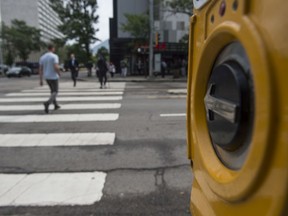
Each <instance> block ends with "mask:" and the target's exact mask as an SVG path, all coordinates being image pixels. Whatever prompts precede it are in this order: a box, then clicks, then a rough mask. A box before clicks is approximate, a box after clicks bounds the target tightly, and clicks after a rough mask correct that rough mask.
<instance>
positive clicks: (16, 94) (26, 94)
mask: <svg viewBox="0 0 288 216" xmlns="http://www.w3.org/2000/svg"><path fill="white" fill-rule="evenodd" d="M49 95H50V92H33V93H32V92H31V93H27V92H26V93H25V92H22V93H8V94H6V95H5V96H7V97H33V96H49ZM62 95H64V96H73V95H75V96H79V95H86V96H92V95H103V96H105V95H123V92H60V93H59V96H60V97H61V96H62Z"/></svg>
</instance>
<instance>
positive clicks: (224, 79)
mask: <svg viewBox="0 0 288 216" xmlns="http://www.w3.org/2000/svg"><path fill="white" fill-rule="evenodd" d="M247 88H248V81H247V79H246V77H245V74H244V71H243V69H242V68H241V67H240V66H239V65H238V64H237V63H236V62H233V61H230V62H225V63H224V64H221V65H218V66H217V67H215V68H214V70H213V71H212V74H211V77H210V80H209V83H208V90H207V94H206V97H205V105H206V112H207V120H208V128H209V131H210V135H211V138H212V141H213V142H214V143H215V144H216V145H218V146H220V147H222V148H224V149H226V150H234V149H235V148H238V147H239V145H240V144H241V143H239V142H237V140H239V139H238V136H241V134H240V133H239V132H240V127H241V118H242V114H243V113H242V112H241V110H242V108H243V105H244V104H245V102H244V101H243V100H245V97H246V96H247V95H246V93H247ZM246 98H247V97H246Z"/></svg>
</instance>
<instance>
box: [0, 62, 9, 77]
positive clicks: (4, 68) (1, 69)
mask: <svg viewBox="0 0 288 216" xmlns="http://www.w3.org/2000/svg"><path fill="white" fill-rule="evenodd" d="M8 70H9V67H8V66H7V65H4V64H0V74H1V75H5V74H6V72H7V71H8Z"/></svg>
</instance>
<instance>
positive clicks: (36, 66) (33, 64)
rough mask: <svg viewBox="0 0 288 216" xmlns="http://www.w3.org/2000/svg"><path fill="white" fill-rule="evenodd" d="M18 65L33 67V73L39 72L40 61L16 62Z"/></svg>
mask: <svg viewBox="0 0 288 216" xmlns="http://www.w3.org/2000/svg"><path fill="white" fill-rule="evenodd" d="M15 65H16V66H17V67H24V66H25V67H28V68H30V69H31V74H39V63H38V62H16V64H15Z"/></svg>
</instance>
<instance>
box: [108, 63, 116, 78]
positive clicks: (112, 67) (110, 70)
mask: <svg viewBox="0 0 288 216" xmlns="http://www.w3.org/2000/svg"><path fill="white" fill-rule="evenodd" d="M109 72H110V74H111V77H114V74H115V72H116V69H115V65H114V64H113V63H112V62H110V64H109Z"/></svg>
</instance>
